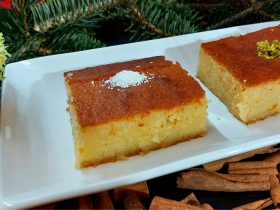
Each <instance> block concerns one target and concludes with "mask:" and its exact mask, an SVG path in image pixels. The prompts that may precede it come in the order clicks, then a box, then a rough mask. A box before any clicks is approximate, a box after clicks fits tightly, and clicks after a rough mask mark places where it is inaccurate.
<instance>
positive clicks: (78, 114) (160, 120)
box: [64, 56, 207, 168]
mask: <svg viewBox="0 0 280 210" xmlns="http://www.w3.org/2000/svg"><path fill="white" fill-rule="evenodd" d="M64 78H65V85H66V89H67V93H68V105H69V108H68V110H69V112H70V116H71V124H72V132H73V137H74V143H75V153H76V166H77V167H78V168H82V167H86V166H96V165H99V164H101V163H106V162H112V161H117V160H121V159H126V158H128V157H130V156H133V155H138V154H145V153H147V152H150V151H152V150H156V149H160V148H164V147H168V146H171V145H174V144H177V143H179V142H184V141H186V140H189V139H193V138H197V137H200V136H203V135H205V133H206V117H207V112H206V108H207V102H206V97H205V93H204V91H203V89H202V88H201V87H200V85H199V84H198V83H197V82H196V81H195V80H194V79H193V78H192V77H191V76H190V75H189V74H188V72H187V71H185V70H184V69H182V67H181V66H180V65H179V64H178V63H176V64H173V62H171V61H168V60H165V58H164V57H162V56H158V57H151V58H144V59H140V60H133V61H128V62H122V63H114V64H108V65H102V66H96V67H90V68H86V69H82V70H76V71H69V72H65V73H64Z"/></svg>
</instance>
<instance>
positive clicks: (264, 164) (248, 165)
mask: <svg viewBox="0 0 280 210" xmlns="http://www.w3.org/2000/svg"><path fill="white" fill-rule="evenodd" d="M263 168H276V164H275V162H272V161H245V162H234V163H229V164H228V170H239V169H242V170H245V169H263Z"/></svg>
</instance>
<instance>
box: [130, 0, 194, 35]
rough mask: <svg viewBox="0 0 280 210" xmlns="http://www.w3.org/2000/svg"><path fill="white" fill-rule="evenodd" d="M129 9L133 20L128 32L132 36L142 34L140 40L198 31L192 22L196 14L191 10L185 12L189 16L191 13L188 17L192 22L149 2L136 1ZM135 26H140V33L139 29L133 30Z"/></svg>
mask: <svg viewBox="0 0 280 210" xmlns="http://www.w3.org/2000/svg"><path fill="white" fill-rule="evenodd" d="M130 8H131V14H132V17H133V18H134V20H133V21H132V24H131V27H130V28H129V30H130V31H132V32H134V35H136V34H137V35H139V34H140V33H142V34H141V35H140V36H142V38H145V39H148V38H151V37H153V38H154V37H168V36H174V35H179V34H186V33H191V32H195V31H198V27H197V26H196V25H195V21H194V20H195V19H196V14H195V13H194V12H193V10H189V11H187V12H188V13H189V14H190V13H192V15H189V16H192V17H193V20H191V21H190V20H187V19H185V18H184V17H183V16H182V15H180V14H177V13H176V12H175V11H173V10H172V9H171V8H168V7H167V6H162V5H158V4H157V3H154V2H153V1H149V0H141V1H138V3H137V4H132V5H130ZM136 24H138V25H140V27H141V31H139V30H138V29H139V28H138V29H137V30H133V27H134V26H135V25H136ZM147 30H148V31H147Z"/></svg>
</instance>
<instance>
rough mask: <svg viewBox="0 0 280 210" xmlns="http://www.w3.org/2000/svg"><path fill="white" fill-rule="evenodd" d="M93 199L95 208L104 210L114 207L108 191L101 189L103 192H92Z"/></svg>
mask: <svg viewBox="0 0 280 210" xmlns="http://www.w3.org/2000/svg"><path fill="white" fill-rule="evenodd" d="M93 200H94V208H95V209H106V210H113V209H114V205H113V201H112V199H111V197H110V195H109V192H108V191H103V192H100V193H96V194H94V195H93Z"/></svg>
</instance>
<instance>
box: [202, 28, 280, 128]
mask: <svg viewBox="0 0 280 210" xmlns="http://www.w3.org/2000/svg"><path fill="white" fill-rule="evenodd" d="M274 40H280V27H279V26H276V27H270V28H266V29H263V30H259V31H256V32H252V33H248V34H245V35H240V36H232V37H228V38H224V39H220V40H217V41H211V42H207V43H202V44H201V47H200V55H199V64H198V74H197V77H198V78H199V79H200V80H201V81H202V82H203V83H204V84H205V85H206V86H207V87H208V88H209V89H210V90H211V91H212V92H213V93H214V94H215V95H216V96H217V97H219V98H220V100H221V101H222V102H223V103H224V104H225V105H226V106H227V107H228V109H229V111H230V112H231V113H232V114H233V115H234V116H235V117H237V118H238V119H240V120H241V121H243V122H244V123H246V124H249V123H253V122H255V121H257V120H260V119H264V118H266V117H267V116H269V115H273V114H275V113H277V112H279V111H280V59H279V58H273V59H267V58H266V57H263V56H260V54H259V55H258V51H257V49H258V47H257V43H260V42H263V41H265V42H272V41H274ZM269 54H270V53H269Z"/></svg>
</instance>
